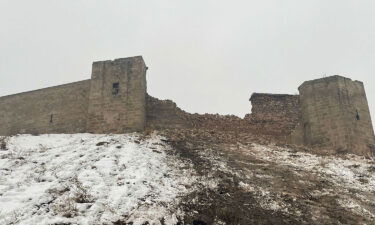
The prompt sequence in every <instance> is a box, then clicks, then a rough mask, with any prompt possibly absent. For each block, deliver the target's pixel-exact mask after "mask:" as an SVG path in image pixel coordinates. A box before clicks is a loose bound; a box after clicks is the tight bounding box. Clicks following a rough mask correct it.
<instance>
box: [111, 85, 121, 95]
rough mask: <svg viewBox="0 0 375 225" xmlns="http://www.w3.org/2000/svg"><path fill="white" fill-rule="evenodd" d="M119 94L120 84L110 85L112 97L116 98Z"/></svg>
mask: <svg viewBox="0 0 375 225" xmlns="http://www.w3.org/2000/svg"><path fill="white" fill-rule="evenodd" d="M119 92H120V84H119V83H113V84H112V95H113V96H116V95H118V94H119Z"/></svg>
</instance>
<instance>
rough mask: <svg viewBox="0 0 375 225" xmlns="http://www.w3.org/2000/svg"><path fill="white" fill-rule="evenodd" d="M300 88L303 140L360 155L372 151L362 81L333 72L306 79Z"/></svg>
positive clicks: (372, 132) (372, 139) (370, 123)
mask: <svg viewBox="0 0 375 225" xmlns="http://www.w3.org/2000/svg"><path fill="white" fill-rule="evenodd" d="M299 91H300V98H301V110H302V121H301V130H302V132H303V133H302V137H303V142H304V144H306V145H310V146H315V147H330V148H332V150H333V151H337V152H340V151H341V152H351V153H355V154H361V155H366V154H369V153H371V152H372V151H373V150H372V145H373V143H374V131H373V127H372V122H371V117H370V112H369V107H368V103H367V98H366V94H365V90H364V86H363V83H362V82H359V81H352V80H350V79H348V78H344V77H341V76H332V77H327V78H322V79H317V80H313V81H307V82H305V83H303V84H302V85H301V86H300V87H299Z"/></svg>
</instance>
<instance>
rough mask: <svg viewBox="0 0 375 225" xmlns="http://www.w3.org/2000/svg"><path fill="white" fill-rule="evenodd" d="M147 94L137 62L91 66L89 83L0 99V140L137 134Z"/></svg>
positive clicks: (142, 125) (134, 59)
mask: <svg viewBox="0 0 375 225" xmlns="http://www.w3.org/2000/svg"><path fill="white" fill-rule="evenodd" d="M146 92H147V91H146V65H145V63H144V61H143V59H142V57H140V56H139V57H131V58H124V59H117V60H113V61H103V62H94V63H93V69H92V79H90V80H84V81H80V82H76V83H71V84H65V85H60V86H56V87H50V88H45V89H40V90H36V91H31V92H25V93H20V94H16V95H10V96H5V97H0V135H2V136H7V135H14V134H20V133H30V134H42V133H82V132H91V133H124V132H132V131H142V130H144V128H145V125H146Z"/></svg>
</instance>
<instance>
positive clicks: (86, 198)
mask: <svg viewBox="0 0 375 225" xmlns="http://www.w3.org/2000/svg"><path fill="white" fill-rule="evenodd" d="M73 185H74V188H73V191H74V197H73V198H74V201H75V202H76V203H91V202H93V197H92V196H91V195H90V194H89V193H88V190H87V189H86V188H85V187H84V186H83V184H82V182H81V181H79V180H78V178H77V177H74V178H73Z"/></svg>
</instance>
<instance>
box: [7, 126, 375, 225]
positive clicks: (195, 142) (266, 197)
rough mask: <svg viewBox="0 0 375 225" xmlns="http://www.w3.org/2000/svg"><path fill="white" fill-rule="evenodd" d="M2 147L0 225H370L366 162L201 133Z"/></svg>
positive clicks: (74, 137) (68, 138)
mask: <svg viewBox="0 0 375 225" xmlns="http://www.w3.org/2000/svg"><path fill="white" fill-rule="evenodd" d="M0 142H1V145H0V146H1V150H0V224H9V225H10V224H28V225H29V224H43V225H44V224H55V225H58V224H61V225H62V224H65V225H68V224H98V225H99V224H103V225H104V224H108V225H110V224H117V225H124V224H129V225H130V224H133V225H138V224H139V225H146V224H150V225H151V224H160V225H175V224H176V225H177V224H179V225H182V224H193V225H204V224H217V225H219V224H228V225H229V224H244V225H248V224H374V222H373V221H375V203H374V202H375V173H374V172H375V161H374V159H366V158H363V157H359V156H354V155H339V156H333V155H330V156H324V155H316V154H312V153H309V152H307V150H304V149H302V150H301V149H297V148H294V147H285V146H283V147H282V146H278V145H276V144H272V142H269V141H267V140H261V139H254V138H252V137H250V136H249V137H245V136H241V135H240V134H236V133H226V132H218V131H210V132H208V131H207V132H206V131H199V130H179V131H177V130H169V131H164V132H159V133H152V134H150V135H141V134H127V135H92V134H71V135H64V134H58V135H57V134H56V135H40V136H30V135H18V136H13V137H7V138H2V140H0Z"/></svg>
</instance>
